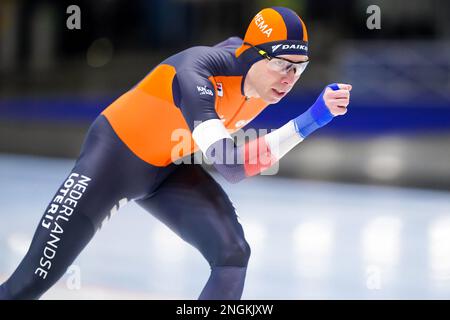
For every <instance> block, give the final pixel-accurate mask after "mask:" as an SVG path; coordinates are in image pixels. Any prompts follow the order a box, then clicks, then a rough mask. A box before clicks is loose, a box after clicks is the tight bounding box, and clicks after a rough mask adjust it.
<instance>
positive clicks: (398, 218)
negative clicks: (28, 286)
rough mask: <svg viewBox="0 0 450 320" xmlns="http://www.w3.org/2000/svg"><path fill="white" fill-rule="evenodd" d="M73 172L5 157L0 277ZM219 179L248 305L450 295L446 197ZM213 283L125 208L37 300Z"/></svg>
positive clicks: (182, 295)
mask: <svg viewBox="0 0 450 320" xmlns="http://www.w3.org/2000/svg"><path fill="white" fill-rule="evenodd" d="M73 164H74V161H73V160H61V159H51V158H39V157H30V156H15V155H0V205H1V210H0V279H1V280H5V279H6V277H7V276H8V275H9V274H11V272H12V271H13V270H14V269H15V267H16V266H17V265H18V263H19V262H20V260H21V258H22V257H23V255H24V254H25V253H26V250H27V249H28V245H29V243H30V240H31V237H32V235H33V233H34V230H35V228H36V227H37V225H38V222H39V221H40V218H41V216H42V214H43V211H44V210H45V208H46V206H47V204H48V203H49V202H50V200H51V199H52V197H53V195H54V193H55V192H56V191H57V188H58V187H59V185H60V184H61V183H62V182H63V180H64V179H65V178H66V176H67V174H68V173H69V170H70V169H71V167H72V165H73ZM281 165H282V164H281ZM299 165H300V164H299ZM218 180H219V182H220V183H221V184H222V186H223V187H224V189H225V190H226V191H227V192H228V194H229V196H230V198H231V200H232V201H233V203H234V205H235V207H236V208H237V211H238V214H239V216H240V220H241V223H242V225H243V227H244V230H245V233H246V236H247V239H248V242H249V243H250V245H251V247H252V256H251V258H250V263H249V268H248V273H247V281H246V286H245V289H244V294H243V299H449V298H450V192H443V191H442V192H439V191H428V190H419V189H404V188H394V187H379V186H367V185H356V184H339V183H325V182H313V181H305V180H293V179H283V178H279V177H277V176H260V177H254V178H251V179H247V180H245V181H243V182H241V183H239V184H236V185H231V184H228V183H226V182H225V181H224V180H223V179H221V178H218ZM208 276H209V266H208V264H207V263H206V261H205V260H204V259H203V257H202V256H201V255H200V254H199V253H198V252H197V251H196V250H195V249H194V248H192V247H190V246H189V245H188V244H186V243H185V242H183V241H182V240H180V239H179V238H178V237H177V236H176V235H174V234H172V233H171V231H170V230H169V229H168V228H166V227H165V226H164V225H163V224H162V223H160V222H159V221H157V220H156V219H155V218H154V217H152V216H151V215H150V214H148V213H147V212H145V211H144V210H142V209H141V208H139V207H138V206H137V205H135V204H134V203H129V204H127V205H126V206H125V207H124V208H122V209H121V210H119V212H118V213H117V214H116V215H115V216H113V217H112V218H111V220H110V221H109V222H107V223H106V224H104V226H103V228H102V229H101V230H100V231H99V232H98V233H97V235H96V236H95V237H94V239H93V241H92V242H91V243H90V244H89V245H88V246H87V247H86V249H85V250H84V251H83V252H82V254H81V255H80V256H79V257H78V259H77V260H76V261H75V263H74V265H73V266H71V267H70V268H69V269H68V272H67V273H66V274H65V276H64V277H63V278H62V279H61V280H60V281H59V282H58V284H57V285H56V286H55V287H54V288H52V289H51V290H50V291H48V293H47V294H45V295H44V297H43V298H44V299H196V298H197V296H198V294H199V293H200V291H201V289H202V287H203V285H204V283H205V282H206V280H207V278H208Z"/></svg>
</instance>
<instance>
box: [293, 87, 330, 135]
mask: <svg viewBox="0 0 450 320" xmlns="http://www.w3.org/2000/svg"><path fill="white" fill-rule="evenodd" d="M327 88H331V89H332V90H335V91H336V90H339V86H338V85H337V84H336V83H332V84H329V85H327V86H326V87H325V89H323V91H322V93H321V94H320V96H319V97H318V98H317V100H316V102H314V104H313V105H312V106H311V107H310V108H309V109H308V110H306V111H305V112H304V113H302V114H301V115H299V116H298V117H297V118H295V119H293V120H294V125H295V130H296V131H297V133H298V134H299V135H300V136H301V137H302V138H306V137H307V136H308V135H310V134H311V133H312V132H314V131H315V130H317V129H319V128H321V127H323V126H324V125H326V124H327V123H328V122H330V121H331V120H332V119H333V118H334V115H333V114H332V113H331V112H330V110H329V109H328V107H327V106H326V105H325V100H323V94H324V93H325V90H326V89H327Z"/></svg>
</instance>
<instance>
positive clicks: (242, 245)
mask: <svg viewBox="0 0 450 320" xmlns="http://www.w3.org/2000/svg"><path fill="white" fill-rule="evenodd" d="M250 253H251V250H250V246H249V244H248V243H247V241H245V239H242V240H240V241H237V242H231V243H225V244H222V245H221V246H220V248H219V250H218V252H217V254H216V256H215V258H214V259H213V260H212V261H210V262H211V265H214V266H237V267H246V266H247V264H248V260H249V258H250Z"/></svg>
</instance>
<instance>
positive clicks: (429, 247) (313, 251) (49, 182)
mask: <svg viewBox="0 0 450 320" xmlns="http://www.w3.org/2000/svg"><path fill="white" fill-rule="evenodd" d="M74 4H75V5H77V6H79V8H80V10H81V29H74V30H69V29H68V28H67V26H66V21H67V19H68V18H69V16H70V13H67V11H66V10H67V8H68V7H69V6H70V5H74ZM276 5H280V6H286V7H289V8H291V9H293V10H295V11H296V12H297V13H298V14H299V15H300V16H301V17H302V18H303V21H304V22H305V23H306V26H307V28H308V33H309V39H310V59H311V63H310V64H309V66H308V69H307V71H306V72H305V73H304V74H303V75H302V78H301V79H300V81H299V83H298V84H297V86H296V88H295V90H293V91H292V94H291V95H290V96H289V97H286V98H285V99H284V100H283V101H282V102H280V103H279V104H277V105H273V106H270V107H268V108H267V109H266V110H265V111H264V112H263V113H261V114H260V115H259V116H258V117H257V118H256V119H255V120H254V121H253V122H252V123H250V124H249V125H248V126H247V128H248V127H254V128H267V129H270V128H277V127H279V126H281V125H282V124H284V123H285V122H286V121H288V120H290V119H291V118H293V117H295V116H297V115H298V114H300V113H302V112H303V111H304V110H306V109H307V108H308V107H309V106H310V105H311V104H312V103H313V102H314V101H315V99H316V97H317V95H318V94H319V93H320V92H321V91H322V89H323V87H324V86H325V85H326V84H328V83H332V82H345V83H351V84H352V85H353V90H352V96H351V104H350V107H349V112H348V113H347V115H345V116H344V117H338V118H336V119H335V120H334V121H333V122H332V123H330V124H329V125H328V126H327V127H325V128H323V129H321V130H319V131H318V132H316V133H314V135H312V136H311V137H310V138H308V139H307V140H305V141H304V142H302V144H301V145H300V146H298V147H297V148H296V149H294V150H293V151H292V152H291V153H289V154H288V155H287V156H286V157H285V158H283V160H282V161H281V162H280V165H279V172H278V174H277V175H276V176H270V177H267V176H261V177H255V178H252V179H249V180H248V181H244V182H242V183H240V184H238V185H227V184H226V183H225V182H223V180H221V178H220V177H217V178H218V180H219V181H220V182H221V184H222V185H223V186H224V188H225V189H226V190H227V191H228V192H229V194H230V197H231V198H232V199H233V202H234V203H235V205H236V207H237V208H238V212H239V214H240V216H241V219H242V224H243V226H244V229H245V230H246V231H247V232H246V234H247V237H248V238H249V242H250V244H251V246H252V248H253V258H252V261H251V264H250V268H249V277H248V281H247V286H246V291H245V292H244V296H243V298H248V299H265V298H271V299H302V298H306V299H308V298H319V299H322V298H324V299H327V298H335V299H341V298H342V299H346V298H369V299H371V298H375V299H377V298H444V299H447V298H450V161H449V160H450V19H449V16H450V2H448V1H445V0H431V1H419V0H410V1H400V0H391V1H387V0H379V1H375V0H373V1H372V0H367V1H366V0H344V1H331V0H320V1H317V0H316V1H313V0H284V1H283V0H280V1H262V0H260V1H258V0H249V1H239V0H208V1H207V0H134V1H124V0H96V1H87V0H86V1H56V0H53V1H50V0H47V1H45V0H34V1H26V0H22V1H21V0H0V204H1V205H2V209H1V210H0V280H1V279H5V278H6V277H7V276H8V275H9V274H10V273H11V272H12V271H13V270H14V268H15V267H16V266H17V263H18V262H19V261H20V259H21V257H22V256H23V254H24V253H25V252H26V250H27V247H28V245H29V241H30V240H31V236H32V233H33V231H34V228H35V226H36V224H37V222H38V221H39V219H40V216H41V215H42V213H43V210H44V209H45V207H46V205H47V204H48V202H49V201H50V200H51V197H52V195H53V194H54V192H55V191H56V189H57V187H58V186H59V184H60V183H61V182H62V181H63V179H64V178H65V176H66V174H67V173H68V172H69V170H70V168H71V166H72V165H73V163H74V160H75V158H76V157H77V155H78V152H79V150H80V146H81V143H82V140H83V138H84V135H85V133H86V130H87V128H88V127H89V125H90V123H91V122H92V121H93V120H94V119H95V117H96V116H97V115H98V114H99V113H100V112H101V111H102V110H103V109H104V108H105V107H107V106H108V105H109V103H111V102H112V101H114V100H115V99H116V98H118V97H119V96H120V95H121V94H123V93H124V92H126V91H127V90H129V89H130V88H131V87H133V86H134V85H135V84H136V83H137V82H139V81H140V80H141V79H142V78H143V77H144V76H145V75H146V74H147V73H148V72H149V71H150V70H151V69H152V68H153V67H154V66H155V65H156V64H158V63H159V62H160V61H162V60H163V59H165V58H166V57H168V56H170V55H172V54H174V53H177V52H178V51H180V50H183V49H186V48H188V47H191V46H195V45H214V44H216V43H218V42H221V41H223V40H224V39H226V38H228V37H230V36H233V35H237V36H240V37H243V35H244V33H245V30H246V28H247V26H248V23H249V22H250V20H251V19H252V17H253V16H254V15H255V14H256V13H257V12H258V11H259V10H260V9H262V8H264V7H267V6H276ZM370 5H377V6H378V8H379V9H380V17H381V19H380V26H381V28H380V29H369V28H368V25H367V20H368V19H369V17H370V16H371V15H372V14H373V12H372V11H370V12H369V13H368V12H367V9H368V7H369V6H370ZM261 199H264V205H263V206H262V205H261ZM122 211H123V212H124V213H123V214H119V215H118V216H117V217H115V219H112V220H111V222H110V225H109V226H108V227H107V228H104V229H103V230H102V231H101V232H100V233H99V235H98V236H97V238H98V239H97V238H96V240H94V242H93V243H91V244H90V245H89V246H88V248H87V249H86V250H85V251H84V252H83V254H82V255H80V257H79V259H78V260H77V262H76V265H77V266H79V269H77V268H75V269H73V270H75V271H74V272H75V274H77V272H76V270H81V271H80V272H81V274H82V279H83V281H82V282H81V283H82V285H81V287H78V286H75V289H74V286H73V285H72V286H71V285H69V284H70V283H71V282H70V281H72V280H73V278H71V273H70V272H68V274H67V275H66V277H65V278H64V279H62V280H61V281H60V283H59V284H58V286H56V287H55V288H54V289H52V290H50V291H49V293H48V295H46V297H48V298H68V299H71V298H74V299H76V298H80V297H81V298H150V299H152V298H163V299H165V298H187V299H191V298H195V297H196V295H197V294H198V293H199V292H200V290H201V287H202V285H203V282H204V281H206V279H207V276H208V266H207V265H206V263H205V262H204V261H203V260H202V258H201V256H200V255H199V254H198V253H197V252H195V251H194V250H193V249H192V248H190V247H187V246H186V245H185V244H184V243H182V242H181V240H179V239H177V238H176V237H174V236H173V235H172V234H171V233H170V232H169V231H168V230H167V229H166V228H165V227H164V226H162V225H160V223H158V222H157V221H156V220H155V219H154V218H152V217H151V216H149V215H145V214H144V215H143V214H142V212H141V211H140V209H139V208H138V207H137V206H134V204H130V205H128V206H127V207H126V208H124V209H123V210H122ZM130 230H132V231H130ZM137 230H139V231H140V232H136V231H137ZM118 234H119V235H120V239H121V240H120V241H118V240H117V235H118ZM143 239H144V241H145V242H144V243H147V244H148V246H146V247H142V246H137V245H136V244H137V243H141V242H142V241H143ZM112 243H114V245H112ZM161 243H164V246H163V247H162V246H161ZM73 270H72V271H73ZM174 275H176V276H174ZM72 276H73V274H72Z"/></svg>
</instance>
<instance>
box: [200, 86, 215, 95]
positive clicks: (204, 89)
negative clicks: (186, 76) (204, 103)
mask: <svg viewBox="0 0 450 320" xmlns="http://www.w3.org/2000/svg"><path fill="white" fill-rule="evenodd" d="M197 90H198V92H200V95H204V94H207V95H209V96H214V94H213V92H212V90H211V89H209V88H207V87H206V86H203V87H202V86H197Z"/></svg>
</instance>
